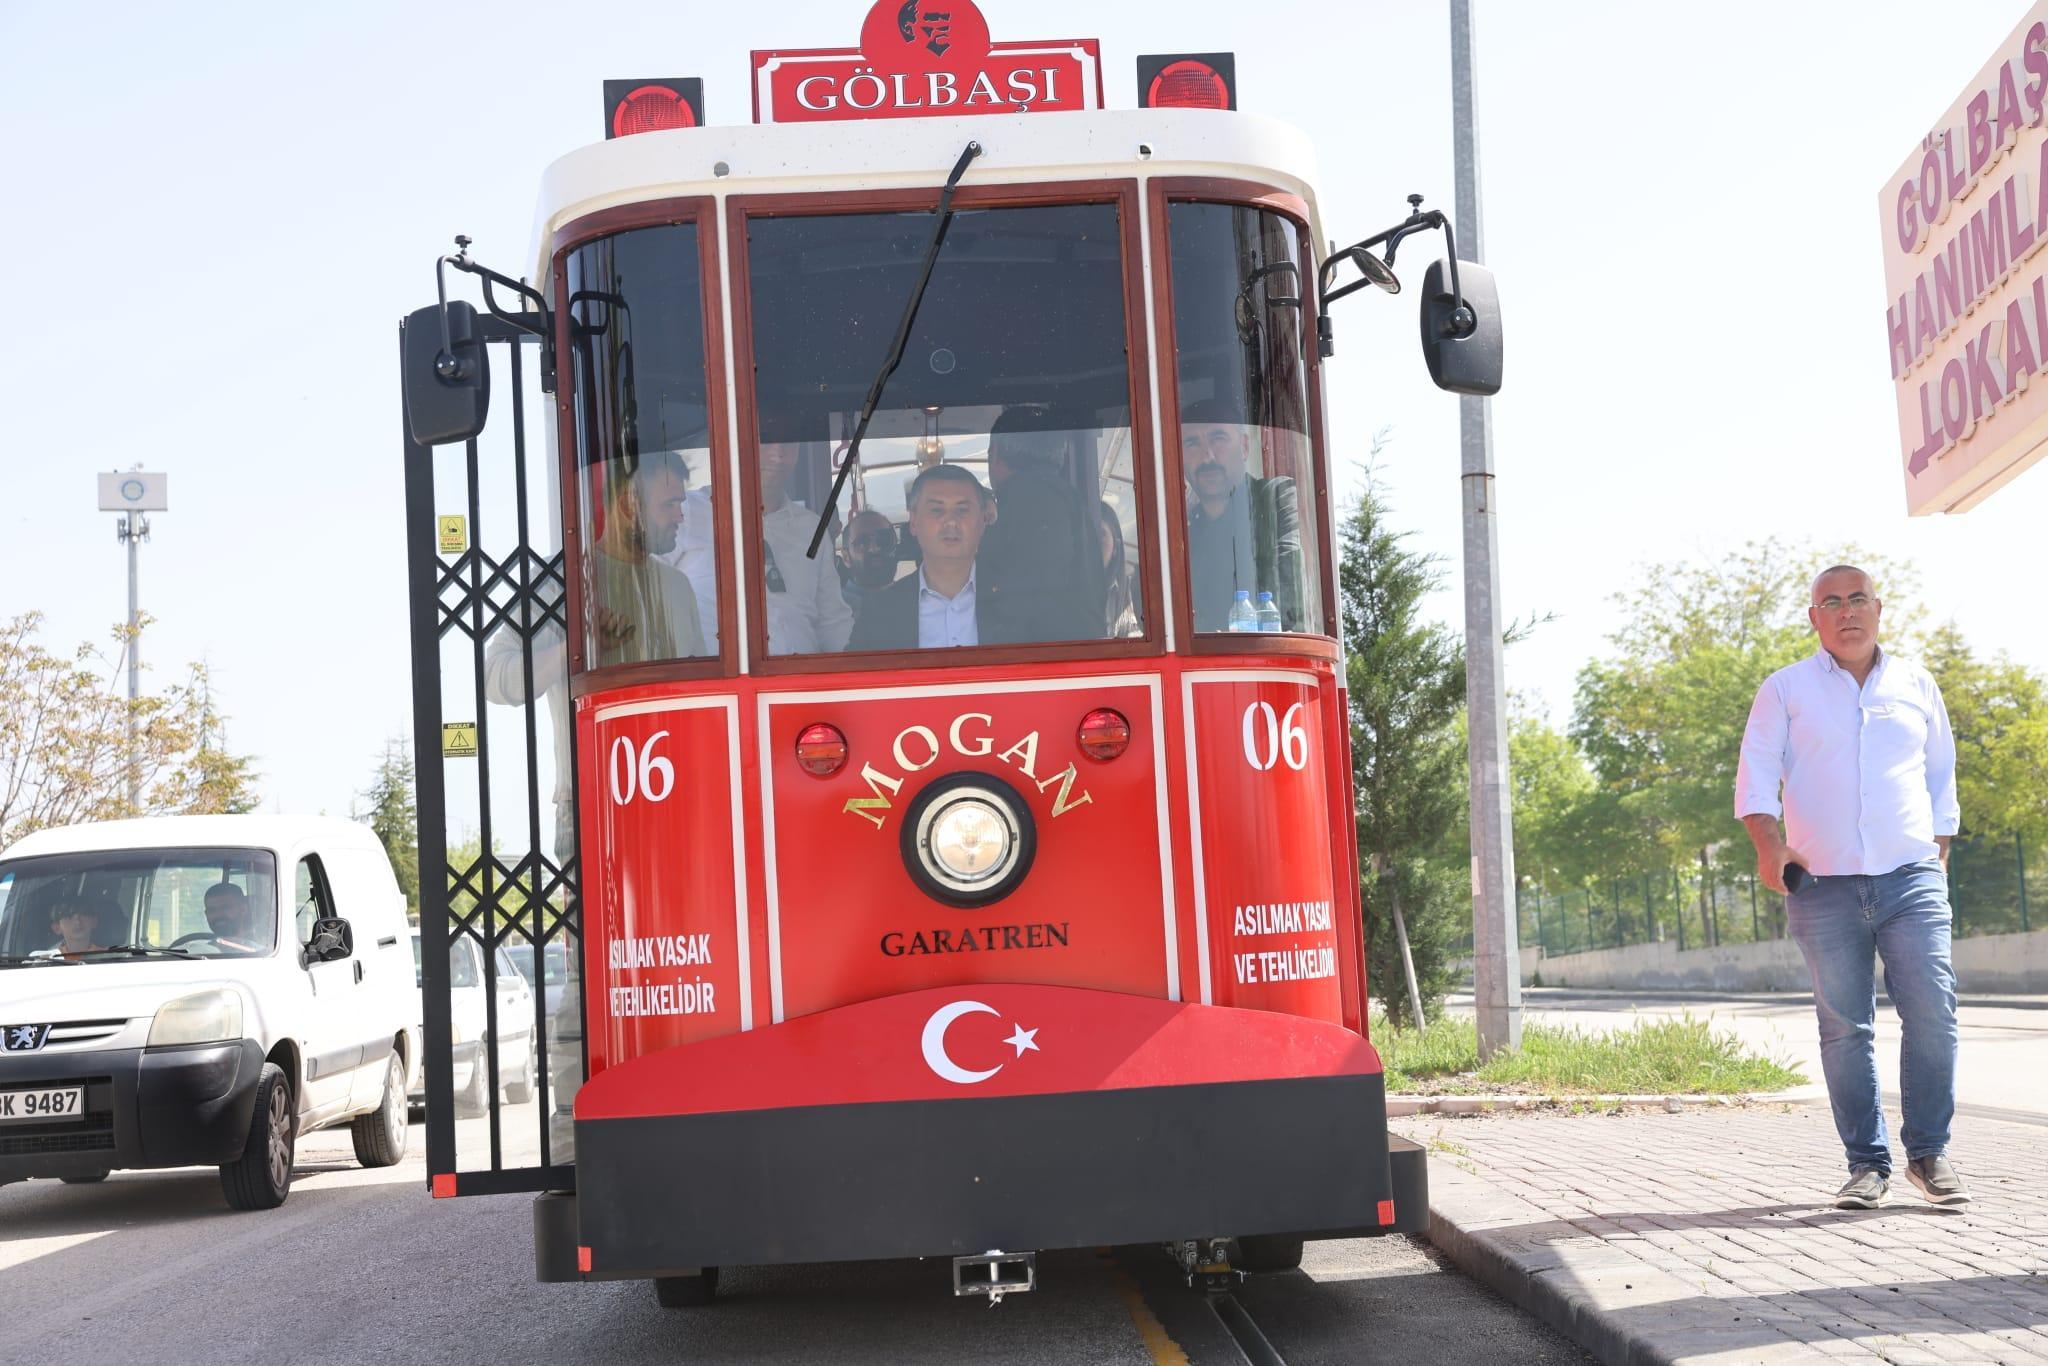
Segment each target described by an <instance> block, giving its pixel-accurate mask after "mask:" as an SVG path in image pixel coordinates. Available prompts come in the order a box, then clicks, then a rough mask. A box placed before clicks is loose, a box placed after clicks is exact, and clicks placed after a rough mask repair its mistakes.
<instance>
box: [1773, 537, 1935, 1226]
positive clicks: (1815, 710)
mask: <svg viewBox="0 0 2048 1366" xmlns="http://www.w3.org/2000/svg"><path fill="white" fill-rule="evenodd" d="M1883 610H1884V603H1883V602H1881V601H1880V600H1879V599H1878V597H1877V593H1876V590H1875V589H1874V588H1873V587H1872V586H1871V582H1870V576H1869V575H1867V574H1865V573H1864V572H1863V571H1862V570H1860V569H1857V568H1854V567H1853V566H1850V565H1835V566H1834V567H1833V568H1830V569H1827V570H1824V571H1823V572H1822V573H1821V575H1820V577H1819V578H1817V579H1815V580H1814V583H1813V591H1812V605H1811V606H1810V607H1809V608H1808V610H1807V619H1808V620H1809V621H1811V622H1812V623H1813V627H1814V630H1815V631H1816V632H1817V633H1818V634H1819V636H1820V649H1819V650H1817V651H1815V652H1814V653H1813V654H1812V655H1810V656H1808V657H1807V658H1805V659H1802V660H1800V661H1799V662H1798V663H1796V664H1791V665H1787V666H1786V667H1785V668H1782V669H1780V670H1778V671H1777V672H1776V673H1774V674H1772V675H1771V676H1770V677H1769V678H1767V679H1765V680H1764V684H1763V686H1762V687H1761V688H1759V689H1758V690H1757V695H1756V703H1755V705H1754V706H1752V707H1751V708H1750V713H1749V725H1748V728H1747V729H1746V731H1745V732H1744V734H1743V737H1742V759H1741V764H1740V766H1739V768H1738V770H1737V773H1736V779H1735V814H1736V815H1737V816H1738V817H1739V818H1740V819H1741V820H1742V823H1743V824H1744V825H1745V826H1747V827H1748V829H1749V835H1750V839H1751V840H1752V842H1754V843H1755V845H1756V854H1757V876H1758V878H1759V879H1760V880H1761V881H1762V882H1763V883H1764V885H1765V886H1767V887H1769V888H1771V889H1772V890H1773V891H1777V892H1786V893H1788V895H1787V896H1786V898H1785V919H1786V926H1787V928H1788V929H1789V930H1790V932H1791V935H1792V938H1793V939H1794V940H1795V941H1797V943H1798V945H1799V949H1800V952H1801V953H1802V954H1803V955H1804V956H1805V958H1806V964H1807V967H1808V969H1809V970H1810V971H1811V973H1812V976H1813V999H1814V1013H1815V1014H1816V1015H1817V1016H1818V1017H1819V1023H1820V1046H1821V1071H1822V1073H1823V1075H1824V1077H1825V1079H1826V1081H1827V1088H1828V1100H1829V1102H1830V1104H1831V1105H1832V1106H1833V1109H1834V1117H1835V1129H1836V1132H1837V1133H1838V1135H1839V1136H1840V1138H1841V1140H1842V1147H1843V1149H1844V1152H1845V1154H1846V1156H1847V1164H1848V1168H1849V1181H1848V1183H1847V1184H1846V1185H1844V1186H1843V1187H1842V1188H1841V1190H1839V1191H1838V1192H1836V1196H1835V1203H1836V1204H1837V1205H1838V1206H1841V1207H1844V1208H1855V1209H1871V1208H1875V1207H1876V1206H1878V1205H1880V1204H1882V1203H1883V1202H1884V1198H1885V1192H1886V1189H1887V1184H1888V1182H1889V1180H1890V1177H1891V1170H1892V1153H1891V1143H1890V1140H1889V1139H1888V1138H1887V1137H1886V1134H1885V1123H1884V1109H1883V1106H1882V1104H1881V1100H1880V1097H1879V1094H1878V1082H1877V1056H1876V1048H1875V1039H1876V1013H1877V1010H1876V1000H1875V985H1876V984H1875V981H1874V978H1873V971H1872V966H1871V964H1872V959H1873V957H1877V958H1882V959H1883V960H1884V981H1885V994H1886V995H1887V996H1888V997H1890V998H1891V1002H1892V1005H1893V1008H1894V1009H1896V1010H1897V1011H1898V1013H1899V1025H1900V1034H1901V1039H1900V1046H1899V1098H1900V1108H1901V1110H1902V1112H1903V1123H1902V1124H1901V1126H1900V1130H1899V1137H1900V1139H1901V1141H1902V1142H1903V1144H1904V1146H1905V1149H1906V1157H1907V1159H1908V1160H1907V1166H1906V1175H1907V1178H1908V1179H1909V1180H1911V1181H1912V1183H1913V1184H1914V1185H1915V1186H1918V1187H1919V1188H1920V1191H1921V1193H1922V1194H1923V1195H1925V1196H1926V1197H1927V1199H1928V1200H1929V1201H1931V1202H1933V1203H1935V1204H1939V1205H1954V1204H1961V1203H1963V1202H1964V1201H1966V1200H1968V1199H1969V1198H1970V1197H1969V1193H1968V1191H1967V1190H1966V1189H1965V1188H1964V1186H1963V1182H1962V1178H1961V1177H1959V1176H1958V1175H1957V1174H1956V1172H1955V1168H1954V1167H1952V1166H1951V1165H1950V1164H1949V1161H1948V1157H1947V1149H1948V1140H1949V1121H1950V1119H1951V1118H1952V1116H1953V1115H1954V1113H1955V1070H1956V992H1955V985H1956V977H1955V971H1954V969H1953V967H1952V966H1951V964H1950V960H1949V930H1950V921H1951V914H1950V910H1949V900H1948V849H1949V841H1950V839H1951V838H1952V837H1953V836H1954V835H1955V833H1956V831H1957V829H1958V828H1959V827H1960V824H1961V819H1962V813H1961V810H1960V808H1959V807H1958V805H1957V803H1956V746H1955V736H1954V733H1953V732H1952V731H1951V730H1950V729H1949V720H1948V709H1947V707H1946V706H1945V705H1944V704H1943V703H1942V700H1941V689H1940V688H1939V687H1937V686H1936V684H1935V682H1934V679H1933V677H1932V676H1931V675H1929V674H1928V672H1927V671H1926V670H1925V669H1923V668H1921V667H1920V666H1919V665H1917V664H1915V663H1912V662H1911V661H1910V660H1905V659H1899V658H1896V657H1894V656H1892V655H1890V654H1887V653H1886V652H1885V651H1884V650H1882V649H1880V648H1879V647H1878V643H1877V629H1878V619H1879V617H1880V615H1881V614H1882V612H1883ZM1781 788H1782V791H1783V798H1782V801H1781V800H1780V789H1781ZM1781 814H1782V816H1783V823H1782V825H1781V824H1780V815H1781ZM1788 868H1790V869H1791V872H1790V875H1789V876H1788Z"/></svg>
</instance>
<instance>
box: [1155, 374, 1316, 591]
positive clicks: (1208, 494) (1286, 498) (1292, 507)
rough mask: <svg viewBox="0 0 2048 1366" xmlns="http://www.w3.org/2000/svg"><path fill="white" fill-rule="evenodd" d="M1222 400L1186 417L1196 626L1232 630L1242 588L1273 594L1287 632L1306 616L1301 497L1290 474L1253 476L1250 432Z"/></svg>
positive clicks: (1191, 409) (1195, 407) (1184, 451)
mask: <svg viewBox="0 0 2048 1366" xmlns="http://www.w3.org/2000/svg"><path fill="white" fill-rule="evenodd" d="M1257 430H1258V429H1257V428H1256V427H1251V426H1248V425H1246V424H1245V423H1244V422H1243V421H1242V420H1241V419H1240V417H1239V415H1238V413H1237V411H1236V410H1235V409H1234V408H1233V407H1232V406H1231V405H1230V404H1229V403H1226V402H1224V401H1222V400H1218V399H1208V400H1204V401H1202V402H1199V403H1191V404H1189V405H1188V407H1187V408H1186V410H1185V411H1183V412H1182V414H1181V423H1180V432H1181V437H1180V439H1181V472H1182V474H1183V475H1184V476H1185V477H1186V479H1187V482H1188V570H1189V573H1190V575H1191V577H1192V579H1193V593H1194V609H1195V629H1196V630H1197V631H1222V630H1225V629H1227V628H1228V625H1229V620H1230V603H1231V599H1232V597H1233V596H1234V595H1235V594H1237V593H1238V592H1239V591H1243V592H1246V593H1250V594H1252V595H1253V597H1254V599H1256V598H1257V596H1258V594H1259V592H1260V591H1261V590H1264V591H1267V592H1270V593H1272V595H1273V603H1274V605H1275V606H1277V607H1278V608H1279V609H1280V625H1281V629H1282V630H1287V631H1299V630H1301V629H1302V626H1303V623H1302V620H1301V577H1302V561H1301V494H1300V492H1299V491H1298V490H1297V489H1296V487H1295V483H1294V481H1293V480H1292V479H1289V478H1287V477H1286V476H1285V475H1276V476H1274V477H1272V478H1260V477H1258V476H1256V475H1250V474H1249V470H1248V465H1249V462H1250V459H1251V453H1252V448H1251V443H1252V433H1254V432H1255V431H1257Z"/></svg>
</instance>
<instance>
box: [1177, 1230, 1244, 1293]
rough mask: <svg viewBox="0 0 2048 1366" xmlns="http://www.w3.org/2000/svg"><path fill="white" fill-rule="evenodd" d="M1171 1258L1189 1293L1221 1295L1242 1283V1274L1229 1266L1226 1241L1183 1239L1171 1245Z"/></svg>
mask: <svg viewBox="0 0 2048 1366" xmlns="http://www.w3.org/2000/svg"><path fill="white" fill-rule="evenodd" d="M1174 1257H1175V1258H1176V1260H1178V1261H1179V1262H1180V1270H1181V1275H1183V1276H1185V1277H1186V1278H1187V1283H1188V1289H1190V1290H1199V1291H1201V1292H1202V1293H1203V1294H1204V1295H1225V1294H1228V1293H1229V1292H1231V1291H1233V1290H1235V1289H1237V1287H1238V1286H1240V1285H1242V1284H1243V1283H1244V1280H1245V1274H1244V1272H1242V1271H1239V1270H1237V1269H1236V1268H1235V1267H1233V1266H1231V1264H1230V1240H1229V1239H1228V1238H1188V1239H1184V1240H1183V1241H1181V1242H1179V1243H1176V1244H1175V1245H1174Z"/></svg>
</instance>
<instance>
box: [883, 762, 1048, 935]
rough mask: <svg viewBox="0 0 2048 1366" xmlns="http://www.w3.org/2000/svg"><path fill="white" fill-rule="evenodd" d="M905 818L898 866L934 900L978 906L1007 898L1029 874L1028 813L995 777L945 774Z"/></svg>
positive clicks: (1013, 792)
mask: <svg viewBox="0 0 2048 1366" xmlns="http://www.w3.org/2000/svg"><path fill="white" fill-rule="evenodd" d="M906 817H907V818H906V819H905V821H904V824H903V862H904V864H905V866H906V867H907V868H908V869H909V872H910V875H911V878H912V879H913V880H915V881H916V883H917V884H918V885H919V886H920V887H922V888H923V889H924V890H925V891H926V892H928V893H929V894H930V895H931V896H932V897H934V898H936V899H937V900H940V901H944V902H948V903H950V904H952V905H955V906H985V905H987V904H989V903H990V902H992V901H998V900H1000V899H1002V898H1003V897H1005V896H1007V895H1009V894H1010V893H1011V892H1012V891H1014V890H1015V889H1016V887H1017V885H1018V883H1020V882H1022V881H1023V879H1024V874H1025V873H1026V872H1028V871H1029V870H1030V867H1031V857H1032V853H1033V850H1034V847H1035V845H1036V835H1035V831H1034V829H1033V826H1032V821H1031V812H1030V808H1029V807H1027V806H1026V805H1025V804H1024V799H1023V798H1022V797H1020V796H1018V795H1017V792H1016V790H1015V789H1013V788H1012V787H1011V786H1010V785H1009V784H1008V783H1006V782H1004V781H1002V779H1000V778H996V777H992V776H990V775H988V774H982V773H955V774H950V775H948V776H947V777H944V778H941V779H939V780H938V781H937V782H935V783H933V784H932V785H931V786H930V787H927V788H926V789H925V790H924V791H923V792H921V793H919V794H918V797H917V800H916V801H914V802H912V803H911V808H910V810H909V811H908V812H907V813H906Z"/></svg>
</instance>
